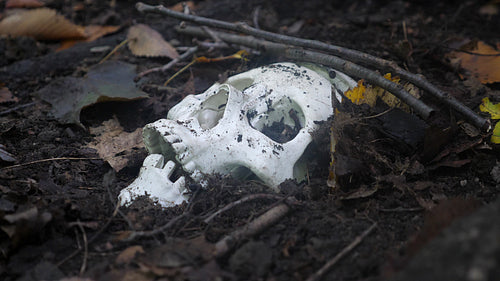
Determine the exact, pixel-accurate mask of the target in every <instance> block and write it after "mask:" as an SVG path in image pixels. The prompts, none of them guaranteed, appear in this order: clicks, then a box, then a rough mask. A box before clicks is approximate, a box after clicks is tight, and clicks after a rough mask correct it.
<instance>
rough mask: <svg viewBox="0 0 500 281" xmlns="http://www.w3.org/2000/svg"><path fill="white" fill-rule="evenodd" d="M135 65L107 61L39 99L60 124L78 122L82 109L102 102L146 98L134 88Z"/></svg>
mask: <svg viewBox="0 0 500 281" xmlns="http://www.w3.org/2000/svg"><path fill="white" fill-rule="evenodd" d="M135 69H136V66H135V65H133V64H128V63H124V62H120V61H107V62H105V63H103V64H99V65H96V66H93V67H91V68H90V69H89V71H88V73H87V76H86V77H83V78H74V77H63V78H59V79H56V80H54V81H53V82H51V83H50V84H49V85H47V86H46V87H44V88H43V89H41V90H40V91H38V93H37V94H38V96H39V97H40V98H41V99H43V100H44V101H46V102H48V103H50V104H51V105H52V110H51V114H52V115H53V116H54V117H55V118H56V119H58V120H59V121H60V122H61V123H65V124H77V125H80V126H83V125H82V124H81V123H80V112H81V110H82V108H84V107H86V106H89V105H92V104H95V103H98V102H103V101H125V100H135V99H139V98H146V97H147V96H148V95H147V94H146V93H144V92H143V91H141V90H139V89H138V88H136V85H135V83H134V77H135V75H136V74H135Z"/></svg>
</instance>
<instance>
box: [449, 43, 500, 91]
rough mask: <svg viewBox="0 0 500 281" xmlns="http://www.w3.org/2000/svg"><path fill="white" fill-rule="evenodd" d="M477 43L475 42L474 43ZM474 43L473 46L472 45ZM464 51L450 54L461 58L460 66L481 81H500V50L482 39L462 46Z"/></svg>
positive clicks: (485, 82)
mask: <svg viewBox="0 0 500 281" xmlns="http://www.w3.org/2000/svg"><path fill="white" fill-rule="evenodd" d="M474 43H475V44H474ZM471 45H472V48H470V46H471ZM461 49H463V51H467V52H460V51H456V52H453V53H451V54H450V56H451V57H454V58H457V59H458V60H459V63H460V66H461V67H462V68H464V69H466V70H467V71H469V72H470V73H471V74H472V75H473V76H474V77H476V78H478V79H479V80H480V81H481V83H483V84H488V83H495V82H500V51H498V50H496V49H495V48H493V47H491V46H490V45H487V44H485V43H484V42H482V41H478V42H472V44H471V43H470V42H469V43H467V44H465V45H463V46H462V47H461Z"/></svg>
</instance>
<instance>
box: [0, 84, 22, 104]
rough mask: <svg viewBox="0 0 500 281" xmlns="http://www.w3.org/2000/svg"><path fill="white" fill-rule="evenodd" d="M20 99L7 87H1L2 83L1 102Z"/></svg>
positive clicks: (0, 88)
mask: <svg viewBox="0 0 500 281" xmlns="http://www.w3.org/2000/svg"><path fill="white" fill-rule="evenodd" d="M18 101H19V99H18V98H17V97H15V96H14V95H12V92H11V91H9V88H7V87H1V85H0V103H6V102H18Z"/></svg>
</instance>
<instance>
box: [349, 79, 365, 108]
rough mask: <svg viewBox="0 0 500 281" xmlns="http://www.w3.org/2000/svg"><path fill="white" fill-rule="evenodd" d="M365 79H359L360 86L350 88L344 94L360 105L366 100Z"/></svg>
mask: <svg viewBox="0 0 500 281" xmlns="http://www.w3.org/2000/svg"><path fill="white" fill-rule="evenodd" d="M363 81H364V80H363V79H361V80H359V81H358V86H356V87H354V88H353V89H351V90H348V91H347V92H345V93H344V95H345V96H346V97H347V98H348V99H349V100H350V101H351V102H352V103H354V104H357V105H360V104H362V103H363V102H364V99H365V95H364V93H365V91H366V87H365V86H364V85H363Z"/></svg>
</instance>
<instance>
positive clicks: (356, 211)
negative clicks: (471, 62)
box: [0, 0, 500, 280]
mask: <svg viewBox="0 0 500 281" xmlns="http://www.w3.org/2000/svg"><path fill="white" fill-rule="evenodd" d="M46 2H47V6H48V7H51V8H54V9H57V10H58V11H59V13H61V14H63V15H64V16H66V17H67V18H68V19H71V20H72V21H73V22H75V23H77V24H81V25H89V24H101V25H104V24H107V25H121V26H123V28H122V29H121V30H120V31H118V32H117V33H115V34H112V35H108V36H106V37H103V38H101V39H98V40H96V41H93V42H88V43H79V44H77V45H75V46H74V47H72V48H69V49H66V50H64V51H59V52H56V49H57V47H58V43H57V42H46V41H36V40H34V39H31V38H5V37H4V38H0V50H1V52H0V65H1V68H0V82H1V83H2V84H4V86H5V87H7V88H8V89H9V90H10V92H12V93H13V94H14V96H15V97H16V98H17V100H15V101H10V102H3V103H1V104H0V112H1V113H0V120H1V122H0V144H1V145H3V147H1V148H2V149H3V151H0V152H1V153H3V152H4V151H6V152H8V153H10V154H11V155H12V156H13V157H14V158H15V162H12V161H9V160H8V159H7V158H4V157H2V159H3V160H2V161H1V162H0V165H1V166H0V167H1V168H0V192H1V195H0V226H1V228H0V229H1V230H0V250H1V252H0V253H1V255H0V279H2V280H59V279H63V278H69V277H80V279H72V280H84V279H83V278H89V279H91V280H125V279H127V280H132V279H133V280H160V279H162V280H186V279H187V280H305V279H307V278H309V277H310V276H313V274H314V273H315V272H317V271H318V270H319V269H320V268H321V267H322V266H323V265H324V264H326V263H327V262H328V261H329V260H331V259H332V258H334V257H335V256H336V255H337V254H338V253H340V252H341V251H342V250H343V249H344V248H345V247H346V246H348V245H349V244H350V243H351V242H353V241H354V240H355V239H356V237H359V235H361V234H362V233H363V231H365V230H366V229H368V228H369V227H370V226H371V225H373V224H374V223H377V225H376V227H375V228H374V229H373V230H372V231H371V232H370V233H368V234H367V235H366V236H365V237H363V239H362V240H361V243H360V244H359V245H358V246H357V247H355V248H354V249H351V250H350V251H348V252H347V253H346V254H345V255H344V256H343V257H342V258H341V259H340V260H339V261H338V262H337V263H336V264H334V265H333V266H332V267H331V269H329V270H328V271H327V272H326V273H325V275H324V276H323V280H387V279H390V278H396V279H397V280H408V279H412V280H446V279H447V278H445V277H443V276H448V277H449V276H454V275H445V274H444V273H446V272H451V271H453V270H454V269H455V268H462V269H464V268H465V269H466V268H469V267H470V266H471V262H472V261H471V260H472V258H471V257H474V261H476V262H477V261H479V260H481V261H483V260H484V261H485V263H486V264H489V265H492V266H483V267H480V266H478V267H477V268H476V267H474V270H472V271H464V272H465V273H464V274H462V275H459V276H458V277H456V276H455V277H453V279H448V280H494V276H498V268H499V267H500V261H499V256H500V255H499V253H500V246H499V245H498V239H496V240H495V239H494V238H492V237H495V236H491V235H495V233H496V237H499V235H500V233H499V232H498V231H499V230H498V224H499V220H498V217H497V215H498V207H496V208H494V207H491V206H492V205H493V204H497V205H498V202H497V203H495V200H496V198H497V197H498V194H499V192H500V164H498V163H500V150H499V147H498V146H495V145H494V144H492V143H491V142H490V141H489V139H490V134H489V133H484V132H480V131H478V130H477V129H474V128H471V126H470V125H469V124H468V123H467V122H466V121H464V120H463V119H462V117H461V116H460V115H458V114H456V113H455V112H454V111H452V110H450V109H449V108H447V107H446V106H443V105H442V104H440V103H439V102H438V101H437V100H435V99H433V98H432V97H428V96H427V95H425V94H424V95H423V98H422V99H423V101H425V102H426V103H427V104H429V105H431V106H432V107H433V108H435V109H436V111H437V114H436V115H435V116H433V117H432V118H431V119H430V120H425V121H424V120H422V119H420V118H419V117H418V116H416V115H414V114H410V113H407V112H405V111H403V110H400V109H393V110H389V111H388V107H387V106H386V105H384V104H381V103H378V104H377V106H375V107H374V108H369V107H368V106H354V105H352V104H349V103H348V102H346V103H345V104H343V105H342V106H341V108H340V113H339V114H338V115H337V116H336V117H335V119H334V120H332V121H331V122H324V124H322V127H321V130H319V131H318V132H317V133H316V134H315V140H314V142H313V144H312V145H311V147H310V151H309V153H311V155H312V157H311V160H310V163H309V167H308V169H309V176H308V181H306V182H303V183H296V182H293V181H287V182H285V183H283V184H282V185H281V186H280V192H279V193H278V194H276V193H274V192H272V191H271V190H269V189H268V188H267V187H265V186H263V185H262V184H260V183H259V182H255V181H246V182H245V181H236V180H233V179H230V178H227V177H223V176H221V175H214V176H212V177H211V178H210V181H209V185H208V187H207V188H201V187H199V186H197V185H196V184H193V185H191V186H190V189H191V192H192V198H191V200H190V202H189V203H184V204H182V205H180V206H176V207H172V208H166V209H162V208H160V207H158V206H155V205H154V204H153V203H151V202H150V201H149V200H148V199H147V198H141V199H139V200H137V201H136V202H135V203H134V204H132V205H131V206H130V207H121V208H119V209H117V210H118V211H115V204H116V202H117V200H116V199H117V196H118V194H119V192H120V190H121V189H123V188H124V187H126V186H127V185H128V184H130V183H131V182H132V181H133V180H134V179H135V177H136V176H137V175H138V172H139V168H140V167H141V164H142V161H143V160H144V158H145V157H146V155H147V152H146V150H145V149H144V148H140V149H135V150H133V151H131V152H130V153H129V154H128V155H127V156H126V157H127V161H128V162H127V165H126V167H125V168H123V169H121V170H120V171H119V172H115V170H114V169H113V168H112V167H111V166H110V165H109V164H108V162H106V161H104V160H102V159H101V158H100V157H99V155H98V154H97V151H96V150H95V149H91V148H88V147H87V144H88V143H90V142H92V141H94V140H95V137H96V136H95V135H92V134H91V133H90V132H89V128H90V127H98V126H100V125H102V124H103V122H104V121H107V120H109V119H113V118H116V119H117V120H118V121H119V123H120V125H121V126H122V127H123V128H124V130H125V131H126V132H133V131H135V130H136V129H137V128H142V127H143V126H144V125H146V124H148V123H150V122H153V121H155V120H157V119H160V118H163V117H165V116H166V114H167V112H168V109H169V108H170V107H172V106H173V105H174V104H176V103H177V102H179V101H180V100H181V99H182V98H183V97H185V96H186V95H188V94H195V93H200V92H202V91H203V90H204V89H206V88H207V87H208V86H210V85H211V84H212V83H214V82H215V81H218V80H223V79H224V77H227V76H228V75H232V74H234V73H237V72H241V71H244V70H247V69H250V68H253V67H256V66H260V65H264V64H268V63H271V62H279V61H281V58H279V57H268V56H264V55H258V54H251V55H250V57H249V61H247V62H245V61H240V60H227V61H221V62H214V63H210V64H196V65H194V66H192V67H191V69H190V71H188V72H185V73H183V74H181V75H180V76H178V77H177V78H176V79H175V80H173V82H172V83H171V84H170V85H169V86H168V87H161V85H162V84H163V82H164V81H165V80H166V79H167V78H168V77H170V76H171V75H173V74H174V73H175V72H176V71H177V70H178V69H180V68H181V67H182V66H183V65H182V64H180V65H179V66H176V67H175V68H174V69H171V70H168V71H167V72H166V73H153V74H150V75H148V76H146V77H145V78H143V79H142V80H141V82H140V86H141V88H142V89H143V90H144V91H145V92H146V93H148V95H149V98H147V99H142V100H136V101H130V102H103V103H98V104H95V105H92V106H88V107H86V108H84V109H83V110H82V112H81V114H80V120H81V122H82V124H83V127H82V126H78V125H74V124H69V125H68V124H62V123H61V122H59V121H58V120H57V119H56V118H54V117H51V115H50V110H51V107H50V105H49V104H47V103H45V102H43V101H42V100H41V99H40V98H39V97H38V96H37V95H36V94H35V93H36V92H37V91H39V90H40V89H42V88H43V87H45V86H46V85H48V84H49V83H50V82H51V81H54V80H55V79H57V78H61V77H82V76H84V75H85V73H86V71H87V70H88V68H89V67H91V66H93V65H96V64H97V63H98V62H99V60H100V59H101V58H102V57H103V56H104V55H105V54H103V53H95V52H91V51H90V50H91V48H92V47H96V46H111V47H114V46H115V45H117V44H118V43H120V42H121V41H123V40H124V39H125V37H126V34H127V27H128V26H130V25H132V24H134V23H144V24H147V25H149V26H150V27H153V28H154V29H156V30H158V31H160V33H161V34H162V35H163V36H164V38H166V39H168V40H171V41H172V40H175V41H177V42H178V45H180V46H190V45H192V44H193V42H192V38H190V37H188V36H186V35H180V34H177V33H176V32H175V31H174V27H175V26H176V25H177V24H178V23H179V22H178V21H177V20H174V19H170V18H166V17H164V16H161V15H156V14H141V13H139V12H137V11H136V10H135V7H134V5H135V2H134V1H116V5H115V6H112V5H110V2H113V3H114V2H115V1H92V0H91V1H58V0H54V1H46ZM153 2H154V1H153ZM155 3H156V2H155ZM161 3H162V4H164V5H165V6H170V5H173V4H175V1H161ZM487 3H488V1H464V2H463V3H458V4H457V3H456V2H455V1H386V2H384V3H378V2H377V1H362V0H357V1H321V0H310V1H306V2H304V1H274V0H273V1H262V0H251V1H242V0H237V1H234V0H232V1H231V0H221V1H216V0H205V1H197V2H195V4H196V9H195V12H196V14H197V15H201V16H205V17H211V18H215V19H220V20H226V21H245V22H247V23H249V24H252V22H253V16H254V14H255V11H256V9H257V7H259V25H260V28H262V29H266V30H270V31H273V32H278V33H280V32H281V33H283V32H285V33H288V34H290V35H293V36H297V37H302V38H309V39H315V40H320V41H323V42H327V43H331V44H336V45H340V46H345V47H349V48H352V49H356V50H360V51H363V52H367V53H369V54H372V55H375V56H378V57H382V58H385V59H389V60H393V61H395V62H396V63H398V65H400V66H402V67H404V68H406V69H408V70H409V71H411V72H414V73H419V74H422V75H424V76H425V77H426V78H427V79H428V80H429V81H430V82H432V83H433V84H435V85H436V86H438V87H439V88H440V89H442V90H444V91H446V92H447V93H449V94H450V95H452V96H454V97H455V98H457V99H458V100H459V101H460V102H462V103H463V104H465V105H466V106H468V107H470V108H472V109H473V110H475V111H476V112H479V104H480V102H481V100H482V99H483V98H485V97H489V98H490V99H491V100H492V101H494V102H500V95H499V92H498V91H499V90H500V87H499V84H498V83H492V84H487V85H482V84H481V83H480V82H479V81H478V80H477V79H476V78H474V77H473V76H472V75H470V74H469V73H467V72H466V71H465V70H463V69H460V68H458V67H457V66H456V65H455V64H453V63H452V61H450V59H449V57H447V54H448V53H449V52H451V51H452V49H451V48H452V47H451V46H453V44H452V42H457V41H466V40H480V41H483V42H485V43H487V44H490V45H492V46H498V44H499V43H500V39H499V37H498V26H500V16H499V14H498V12H496V13H492V14H489V15H488V14H484V13H480V11H483V10H484V7H485V5H486V4H487ZM77 6H78V7H83V8H81V9H73V8H74V7H77ZM494 7H495V6H494ZM498 8H499V6H498V5H497V6H496V9H498ZM299 27H300V28H299ZM200 40H201V39H200ZM235 51H237V50H236V49H229V50H219V49H216V50H213V51H207V50H205V51H202V52H200V53H199V54H198V55H205V56H207V57H219V56H226V55H230V54H232V53H234V52H235ZM111 60H120V61H124V62H127V63H131V64H135V65H137V66H138V71H143V70H146V69H149V68H152V67H157V66H161V65H164V64H166V63H167V62H168V61H169V59H162V58H146V57H135V56H133V55H132V54H131V53H130V51H129V50H128V49H127V48H123V49H121V50H120V51H119V52H118V53H116V54H115V55H114V56H113V57H112V58H111ZM21 105H27V106H25V107H19V106H21ZM9 109H10V111H9ZM484 116H485V117H488V116H487V115H484ZM331 127H333V128H334V130H333V131H334V134H335V136H336V139H337V142H338V144H337V151H336V157H335V159H336V165H337V167H336V174H337V177H338V178H337V179H338V186H337V187H336V188H335V189H333V188H331V187H328V186H327V184H326V183H327V179H328V176H329V165H330V152H329V149H330V128H331ZM4 160H6V161H4ZM251 194H271V195H273V196H270V195H269V196H264V195H263V196H261V197H259V199H254V200H249V201H246V202H244V203H241V204H238V205H236V206H234V207H233V208H232V209H231V210H230V211H227V212H223V213H222V214H220V215H218V216H216V217H215V218H214V219H212V220H210V221H209V222H208V223H207V222H205V221H204V220H205V219H206V218H207V217H208V216H210V215H211V214H213V213H214V212H216V211H218V210H220V209H221V208H223V207H224V206H225V205H227V204H230V203H231V202H235V201H237V200H239V199H242V198H245V197H246V196H248V195H251ZM275 195H279V196H281V197H283V198H289V199H290V198H293V199H295V201H294V202H295V203H293V204H290V209H291V211H289V212H288V213H287V214H286V215H284V216H283V217H282V218H281V219H280V220H278V221H277V222H274V223H271V225H270V226H269V227H267V228H266V229H263V230H262V231H260V232H259V233H258V234H255V235H252V236H251V237H245V238H244V239H242V240H240V241H237V242H236V243H235V244H234V245H233V246H234V247H233V248H232V249H231V251H229V252H228V253H226V254H225V255H222V256H217V257H214V255H213V246H214V244H216V243H217V242H218V241H220V240H221V239H222V238H224V237H225V236H226V235H228V234H230V233H232V232H233V231H235V230H237V229H241V228H243V227H244V226H245V225H246V224H247V223H249V222H251V221H252V220H254V219H255V218H257V217H259V216H260V215H262V214H263V213H265V212H266V211H268V210H270V209H272V208H273V207H276V206H278V205H279V204H280V202H290V200H288V201H287V200H285V201H283V200H284V199H281V200H280V199H277V198H278V197H276V196H275ZM485 205H489V206H486V207H483V206H485ZM485 208H489V209H485ZM477 209H480V210H479V212H476V211H475V210H477ZM488 210H493V211H491V212H488ZM492 212H493V213H492ZM494 212H496V213H494ZM495 214H496V215H495ZM464 216H469V219H468V220H464V219H462V218H461V217H464ZM470 216H476V217H474V218H476V219H471V217H470ZM453 221H455V222H456V223H458V224H459V225H458V226H456V227H455V229H458V230H456V231H450V230H446V231H444V232H442V230H443V229H444V228H446V227H447V226H448V225H450V224H453ZM477 221H480V222H481V223H476V222H477ZM167 223H169V224H168V225H167V226H165V225H166V224H167ZM493 226H496V228H494V227H493ZM471 229H475V230H477V233H476V232H475V233H476V234H477V235H476V236H474V235H472V234H471V235H472V236H470V235H469V236H467V235H465V236H464V237H469V238H470V239H475V238H474V237H477V239H476V240H474V241H475V242H474V243H476V244H467V243H468V241H469V240H467V239H469V238H467V239H465V238H464V240H460V241H462V242H460V243H458V244H453V243H446V242H443V241H447V240H446V239H447V237H457V236H456V235H458V234H459V233H461V232H460V231H465V230H471ZM142 230H144V231H146V230H157V231H155V232H154V233H153V234H150V235H145V236H141V237H137V238H135V239H133V240H131V241H129V240H130V239H129V240H127V239H126V238H127V237H130V235H131V234H132V233H135V232H134V231H142ZM492 231H496V232H492ZM482 234H484V235H486V234H488V235H489V236H488V235H486V236H484V235H482ZM453 235H455V236H453ZM436 237H438V238H436ZM460 237H462V236H460ZM482 237H483V238H484V237H489V238H488V239H482ZM478 239H479V240H478ZM495 241H496V242H495ZM485 243H488V244H485ZM495 243H496V244H495ZM440 245H444V248H442V249H441V248H439V247H440ZM453 245H455V246H453ZM457 245H458V246H457ZM460 245H473V246H471V247H470V248H467V249H468V250H467V251H465V250H463V251H458V252H456V250H457V248H454V247H459V246H460ZM429 247H430V248H429ZM429 249H433V250H429ZM455 253H460V254H457V255H455ZM462 253H464V254H462ZM433 259H435V260H433ZM419 260H420V261H422V262H421V263H419ZM431 260H433V262H429V261H431ZM444 261H447V263H442V262H444ZM488 262H489V263H488ZM495 265H496V266H495ZM495 267H496V268H497V269H496V271H495ZM430 268H433V269H434V270H431V269H430ZM471 268H472V267H471ZM478 268H479V269H478ZM424 269H425V270H424ZM436 269H437V270H436ZM465 269H464V270H465ZM439 272H441V273H442V275H439V274H441V273H439ZM443 272H444V273H443ZM426 274H427V275H426ZM398 278H399V279H398ZM85 280H87V279H85Z"/></svg>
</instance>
